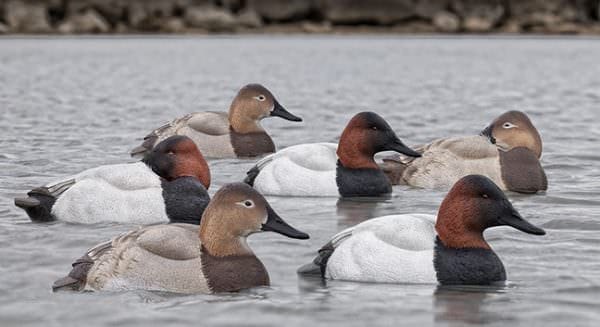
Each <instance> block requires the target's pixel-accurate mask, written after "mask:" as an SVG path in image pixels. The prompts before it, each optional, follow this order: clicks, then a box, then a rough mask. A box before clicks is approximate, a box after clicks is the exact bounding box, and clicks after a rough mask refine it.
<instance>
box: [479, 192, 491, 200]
mask: <svg viewBox="0 0 600 327" xmlns="http://www.w3.org/2000/svg"><path fill="white" fill-rule="evenodd" d="M481 197H482V198H484V199H487V198H489V196H488V195H487V194H485V193H484V194H482V195H481Z"/></svg>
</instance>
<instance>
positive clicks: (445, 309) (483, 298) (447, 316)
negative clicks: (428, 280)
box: [433, 285, 510, 325]
mask: <svg viewBox="0 0 600 327" xmlns="http://www.w3.org/2000/svg"><path fill="white" fill-rule="evenodd" d="M505 288H506V287H505V286H504V285H501V286H463V285H461V286H438V287H437V289H436V290H435V292H434V301H433V309H434V313H435V321H436V322H449V323H452V324H453V325H454V324H456V325H464V324H485V323H490V322H494V321H499V320H502V321H504V322H506V321H507V320H510V318H508V319H507V317H506V316H504V315H503V313H502V311H501V310H493V309H492V308H490V302H492V301H493V299H495V298H497V297H498V295H499V294H503V293H505V292H504V291H505Z"/></svg>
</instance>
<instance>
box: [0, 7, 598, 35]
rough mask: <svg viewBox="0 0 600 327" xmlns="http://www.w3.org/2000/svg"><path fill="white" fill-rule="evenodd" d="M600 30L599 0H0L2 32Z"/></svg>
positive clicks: (459, 31) (510, 31) (542, 31)
mask: <svg viewBox="0 0 600 327" xmlns="http://www.w3.org/2000/svg"><path fill="white" fill-rule="evenodd" d="M345 32H348V33H357V32H358V33H360V32H374V33H449V34H452V33H515V34H516V33H535V34H596V35H600V0H429V1H427V0H0V34H95V33H98V34H131V33H165V34H167V33H176V34H186V33H198V34H209V33H345Z"/></svg>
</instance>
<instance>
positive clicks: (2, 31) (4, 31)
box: [0, 23, 8, 34]
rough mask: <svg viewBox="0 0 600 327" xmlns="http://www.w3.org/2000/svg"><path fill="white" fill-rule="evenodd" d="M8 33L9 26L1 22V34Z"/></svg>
mask: <svg viewBox="0 0 600 327" xmlns="http://www.w3.org/2000/svg"><path fill="white" fill-rule="evenodd" d="M6 33H8V26H6V25H4V24H2V23H0V34H6Z"/></svg>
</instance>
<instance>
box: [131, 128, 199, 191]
mask: <svg viewBox="0 0 600 327" xmlns="http://www.w3.org/2000/svg"><path fill="white" fill-rule="evenodd" d="M142 161H143V162H144V163H145V164H146V165H148V166H149V167H150V168H152V170H153V171H154V172H155V173H156V174H157V175H158V176H160V177H162V178H164V179H166V180H168V181H171V180H174V179H176V178H178V177H183V176H192V177H196V178H198V179H199V180H200V182H201V183H202V184H203V185H204V187H206V188H207V189H208V187H209V186H210V170H209V169H208V164H207V163H206V160H204V157H203V156H202V153H200V150H198V147H197V146H196V144H195V143H194V141H192V139H190V138H189V137H187V136H182V135H175V136H171V137H169V138H167V139H165V140H163V141H162V142H160V143H159V144H158V145H156V146H155V147H154V149H152V151H150V152H148V153H147V154H146V155H145V157H144V159H143V160H142Z"/></svg>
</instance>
